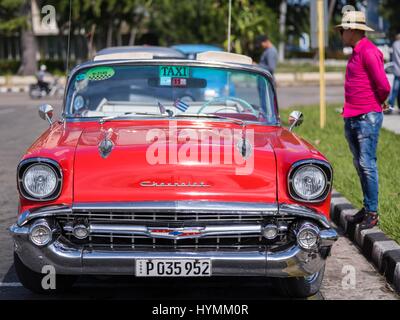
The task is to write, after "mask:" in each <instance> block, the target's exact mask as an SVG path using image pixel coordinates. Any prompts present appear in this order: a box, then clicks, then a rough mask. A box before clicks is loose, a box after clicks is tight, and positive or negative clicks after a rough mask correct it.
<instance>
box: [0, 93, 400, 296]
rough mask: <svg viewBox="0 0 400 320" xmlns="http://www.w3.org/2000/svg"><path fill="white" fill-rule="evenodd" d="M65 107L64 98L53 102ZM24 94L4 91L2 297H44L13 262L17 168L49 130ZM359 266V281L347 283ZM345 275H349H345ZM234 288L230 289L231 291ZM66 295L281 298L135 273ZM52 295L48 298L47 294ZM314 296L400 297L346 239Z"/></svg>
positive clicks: (0, 119)
mask: <svg viewBox="0 0 400 320" xmlns="http://www.w3.org/2000/svg"><path fill="white" fill-rule="evenodd" d="M297 93H298V87H296V88H294V89H293V90H291V89H290V88H289V89H287V90H286V93H285V94H284V90H281V91H280V94H281V95H286V97H285V99H287V101H289V100H290V99H292V100H291V101H297V100H298V99H296V97H288V95H290V94H297ZM51 103H52V104H53V105H54V106H55V107H56V109H58V110H59V108H60V102H59V101H55V100H53V101H51ZM37 104H38V102H36V101H31V100H29V99H27V97H26V96H25V95H23V94H0V181H1V183H0V208H1V212H0V299H43V297H41V296H37V295H34V294H32V293H30V292H29V291H27V290H26V289H24V288H23V287H22V286H21V284H20V283H19V282H18V279H17V277H16V275H15V272H14V269H13V262H12V242H11V239H10V237H9V235H8V232H7V231H6V228H7V227H8V226H9V225H11V224H12V223H13V222H14V221H15V212H16V209H17V194H16V185H15V169H16V166H17V163H18V161H19V159H20V157H21V156H22V154H23V153H24V151H25V150H26V148H27V147H28V146H29V145H30V144H31V143H32V142H33V141H34V140H35V139H36V137H37V136H38V135H39V134H40V133H41V132H42V131H43V130H45V129H46V127H47V124H46V122H45V121H43V120H41V119H40V118H39V117H38V116H37V108H36V105H37ZM352 267H354V271H355V276H356V277H355V279H356V282H355V283H354V286H353V284H352V282H351V281H350V283H348V282H347V281H345V280H346V279H347V278H346V277H345V276H346V271H348V270H351V268H352ZM344 277H345V278H344ZM227 288H229V289H227ZM55 298H63V299H70V298H74V299H92V298H96V299H98V298H105V299H137V298H140V299H155V300H157V299H250V300H252V299H260V298H266V299H279V298H280V297H279V295H278V294H277V293H276V292H275V291H274V289H273V288H272V287H271V285H270V283H265V284H263V283H260V282H259V281H257V280H254V279H231V278H228V279H219V280H214V279H212V280H207V281H204V280H203V279H202V280H201V281H200V280H198V279H195V280H187V279H185V280H179V281H172V280H168V279H166V280H157V281H153V280H152V281H149V282H147V281H144V280H143V279H139V280H137V279H136V280H135V279H133V278H131V277H118V278H111V279H104V278H103V279H98V278H94V277H85V278H83V279H80V281H79V282H78V283H77V285H76V286H75V288H74V290H73V292H72V293H70V294H68V295H63V296H57V297H55ZM46 299H48V297H46ZM311 299H346V300H350V299H373V300H380V299H399V297H398V296H397V295H396V294H395V293H393V291H392V290H391V288H390V287H388V286H387V285H386V283H385V281H384V278H383V277H382V276H380V275H379V274H378V273H377V272H376V271H375V269H374V267H373V266H372V265H371V264H370V263H369V262H368V261H366V260H365V259H364V258H363V256H362V255H361V254H360V253H359V251H358V249H357V248H356V247H355V246H354V245H352V244H351V243H350V242H349V241H348V240H347V239H346V238H344V237H341V238H340V240H339V241H338V242H337V243H336V244H335V246H334V248H333V255H332V257H331V258H330V259H329V260H328V263H327V269H326V274H325V280H324V284H323V288H322V289H321V292H320V293H319V294H317V295H316V296H315V297H312V298H311Z"/></svg>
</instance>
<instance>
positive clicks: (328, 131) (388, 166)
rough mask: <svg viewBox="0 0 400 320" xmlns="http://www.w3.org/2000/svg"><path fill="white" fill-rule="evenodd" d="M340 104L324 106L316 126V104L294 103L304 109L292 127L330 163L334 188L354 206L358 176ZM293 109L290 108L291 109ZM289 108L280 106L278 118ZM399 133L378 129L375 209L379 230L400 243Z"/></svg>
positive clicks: (359, 198)
mask: <svg viewBox="0 0 400 320" xmlns="http://www.w3.org/2000/svg"><path fill="white" fill-rule="evenodd" d="M335 107H336V108H338V107H341V106H331V107H328V108H327V119H328V121H327V125H326V128H325V129H323V130H321V129H320V128H319V107H318V106H309V107H300V108H298V107H296V110H300V111H302V112H303V113H304V119H305V120H304V124H303V125H302V126H301V127H299V128H296V129H295V133H296V134H297V135H298V136H301V137H303V138H304V139H306V140H307V141H309V142H310V143H311V144H313V145H315V146H316V147H317V148H318V149H319V150H320V151H321V152H322V153H324V154H325V156H326V157H327V158H328V159H329V161H330V162H331V163H332V165H333V169H334V179H333V184H334V188H335V189H336V190H338V191H339V192H340V193H341V194H343V195H344V196H345V197H346V198H347V199H349V201H350V202H351V203H352V204H353V205H354V206H356V207H358V208H361V207H362V192H361V187H360V182H359V178H358V176H357V173H356V170H355V169H354V166H353V162H352V156H351V153H350V150H349V147H348V145H347V142H346V139H345V137H344V128H343V119H342V117H341V115H340V114H339V113H338V112H336V109H335ZM292 110H293V109H292ZM289 112H290V110H282V111H281V118H282V119H283V120H285V119H287V118H288V116H289ZM398 150H400V136H399V135H396V134H394V133H392V132H389V131H387V130H385V129H382V130H381V134H380V138H379V145H378V155H377V158H378V170H379V212H380V215H381V220H380V227H381V228H382V230H383V231H384V232H385V233H386V234H387V235H389V236H390V237H392V238H393V239H394V240H396V241H397V242H399V243H400V202H399V201H398V198H399V196H400V191H399V187H398V185H399V180H400V169H399V167H398V166H397V163H400V153H399V152H398Z"/></svg>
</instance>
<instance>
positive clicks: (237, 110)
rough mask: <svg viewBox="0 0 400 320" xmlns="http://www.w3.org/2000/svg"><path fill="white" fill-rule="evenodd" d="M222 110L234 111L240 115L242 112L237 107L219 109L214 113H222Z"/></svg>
mask: <svg viewBox="0 0 400 320" xmlns="http://www.w3.org/2000/svg"><path fill="white" fill-rule="evenodd" d="M222 110H233V111H236V112H238V113H240V110H239V108H238V107H237V106H235V107H223V108H221V109H218V110H216V111H214V113H218V112H220V111H222Z"/></svg>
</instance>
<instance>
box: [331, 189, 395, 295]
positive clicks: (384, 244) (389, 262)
mask: <svg viewBox="0 0 400 320" xmlns="http://www.w3.org/2000/svg"><path fill="white" fill-rule="evenodd" d="M357 211H358V210H357V209H355V208H354V207H353V205H352V204H351V203H350V202H349V201H348V200H347V199H346V198H345V197H343V196H342V195H341V194H340V193H339V192H337V191H335V190H333V191H332V201H331V218H332V220H333V221H334V222H335V223H336V224H337V225H338V226H340V227H341V228H342V229H343V230H344V233H345V235H346V236H347V237H348V238H349V239H350V240H351V241H353V242H354V243H355V244H356V245H357V246H358V247H359V248H360V249H361V253H362V254H363V255H364V256H365V257H366V258H367V259H368V260H369V261H371V262H372V263H373V264H374V266H375V267H376V269H377V270H378V271H379V273H381V274H382V275H384V276H385V278H386V281H387V282H388V283H390V284H391V285H392V286H393V287H394V289H395V291H396V292H397V293H400V245H399V244H397V242H395V241H393V240H391V239H390V238H389V237H388V236H386V234H384V233H383V231H382V230H380V229H379V228H378V227H374V228H372V229H367V230H361V231H360V230H359V228H358V225H355V224H352V223H348V222H347V221H346V216H348V215H354V214H355V213H356V212H357Z"/></svg>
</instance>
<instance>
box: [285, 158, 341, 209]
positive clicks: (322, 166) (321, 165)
mask: <svg viewBox="0 0 400 320" xmlns="http://www.w3.org/2000/svg"><path fill="white" fill-rule="evenodd" d="M305 166H310V167H314V168H315V167H316V168H318V169H319V170H321V171H322V173H323V174H324V176H325V179H326V183H325V188H324V190H323V191H322V193H321V194H320V195H318V196H316V197H309V198H304V197H302V196H301V195H299V194H298V193H297V192H296V189H295V188H294V186H293V180H294V176H295V174H296V172H298V170H300V169H302V168H304V167H305ZM287 181H288V191H289V195H290V196H291V197H292V198H293V199H294V200H297V201H300V202H308V203H318V202H322V201H324V200H325V199H326V198H327V197H328V195H329V194H330V192H331V189H332V181H333V171H332V167H331V165H330V164H329V163H328V162H326V161H322V160H315V159H310V160H302V161H298V162H296V163H294V164H293V165H292V167H291V168H290V171H289V174H288V178H287Z"/></svg>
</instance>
